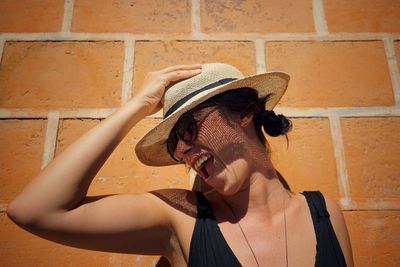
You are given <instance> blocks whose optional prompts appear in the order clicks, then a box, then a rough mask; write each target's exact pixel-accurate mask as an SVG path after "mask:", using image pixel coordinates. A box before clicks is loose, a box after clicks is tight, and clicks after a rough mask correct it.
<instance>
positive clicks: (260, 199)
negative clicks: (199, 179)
mask: <svg viewBox="0 0 400 267" xmlns="http://www.w3.org/2000/svg"><path fill="white" fill-rule="evenodd" d="M274 173H275V172H274ZM283 197H284V198H288V197H289V196H288V194H287V191H286V189H285V188H284V187H283V185H282V184H281V182H280V181H279V179H278V177H277V176H276V173H275V175H274V176H272V177H266V176H265V175H262V174H261V173H254V174H253V175H252V176H251V177H250V178H249V179H247V182H246V184H245V185H243V186H242V188H241V189H240V190H239V191H238V192H237V193H236V194H234V195H232V196H222V198H223V200H224V201H225V202H226V204H227V205H229V206H230V208H231V209H232V210H233V211H234V212H235V214H236V216H237V217H238V218H241V217H244V216H245V215H253V214H262V215H263V216H268V217H272V216H273V215H275V214H276V213H278V212H281V211H282V209H283V207H282V198H283Z"/></svg>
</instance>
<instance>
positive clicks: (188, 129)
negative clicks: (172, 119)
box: [178, 116, 197, 143]
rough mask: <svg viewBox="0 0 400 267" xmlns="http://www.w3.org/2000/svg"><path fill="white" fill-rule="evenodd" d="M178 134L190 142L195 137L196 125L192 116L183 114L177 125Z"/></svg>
mask: <svg viewBox="0 0 400 267" xmlns="http://www.w3.org/2000/svg"><path fill="white" fill-rule="evenodd" d="M178 136H179V138H180V139H181V140H183V141H184V142H186V143H191V142H193V141H194V140H195V139H196V137H197V125H196V121H195V119H194V118H193V116H185V117H184V118H182V121H181V123H180V124H179V126H178Z"/></svg>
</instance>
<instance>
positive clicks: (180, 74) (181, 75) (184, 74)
mask: <svg viewBox="0 0 400 267" xmlns="http://www.w3.org/2000/svg"><path fill="white" fill-rule="evenodd" d="M200 73H201V69H194V70H179V71H174V72H170V73H168V75H167V79H168V80H169V81H171V82H176V81H179V80H183V79H187V78H190V77H193V76H196V75H197V74H200Z"/></svg>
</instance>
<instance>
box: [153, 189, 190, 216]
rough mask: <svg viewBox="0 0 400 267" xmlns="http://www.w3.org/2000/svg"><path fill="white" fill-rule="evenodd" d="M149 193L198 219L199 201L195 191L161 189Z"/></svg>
mask: <svg viewBox="0 0 400 267" xmlns="http://www.w3.org/2000/svg"><path fill="white" fill-rule="evenodd" d="M149 193H150V194H153V195H155V196H156V197H158V198H160V199H161V200H163V201H164V202H165V203H167V204H168V205H170V206H171V207H173V208H175V209H177V210H179V211H181V212H183V213H185V214H187V215H189V216H191V217H196V215H197V200H196V195H195V194H194V192H193V191H189V190H184V189H159V190H154V191H150V192H149Z"/></svg>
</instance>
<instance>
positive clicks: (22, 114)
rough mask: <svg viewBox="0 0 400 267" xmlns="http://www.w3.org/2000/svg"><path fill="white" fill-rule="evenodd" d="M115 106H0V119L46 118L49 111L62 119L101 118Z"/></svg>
mask: <svg viewBox="0 0 400 267" xmlns="http://www.w3.org/2000/svg"><path fill="white" fill-rule="evenodd" d="M115 110H116V108H103V109H101V108H99V109H71V110H66V109H60V110H51V111H41V110H34V109H5V108H0V119H17V118H24V119H33V118H35V119H46V118H47V116H48V113H49V112H58V114H59V117H60V118H62V119H74V118H88V119H102V118H106V117H108V116H110V115H111V114H112V113H113V112H114V111H115Z"/></svg>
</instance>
